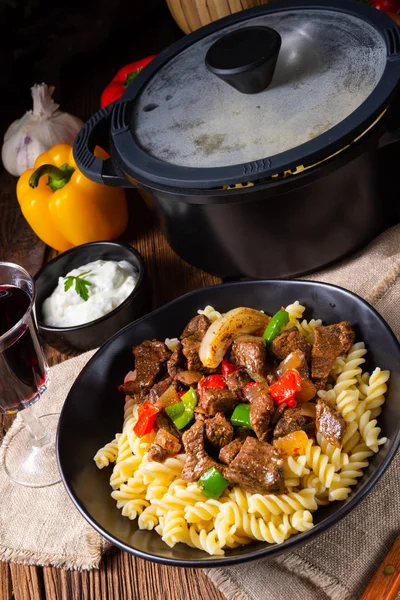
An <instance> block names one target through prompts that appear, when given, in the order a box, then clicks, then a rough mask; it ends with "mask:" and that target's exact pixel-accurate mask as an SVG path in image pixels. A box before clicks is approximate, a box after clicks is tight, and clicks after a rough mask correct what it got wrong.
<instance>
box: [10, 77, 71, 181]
mask: <svg viewBox="0 0 400 600" xmlns="http://www.w3.org/2000/svg"><path fill="white" fill-rule="evenodd" d="M31 91H32V98H33V110H28V111H27V112H26V113H25V114H24V116H23V117H22V118H21V119H18V120H17V121H14V123H12V124H11V125H10V127H9V128H8V129H7V131H6V133H5V136H4V143H3V147H2V149H1V159H2V161H3V165H4V167H5V168H6V169H7V171H8V172H9V173H11V175H18V176H19V175H21V174H22V173H23V172H24V171H26V169H31V168H32V167H33V166H34V163H35V160H36V159H37V157H38V156H39V154H42V153H43V152H45V151H46V150H49V148H51V147H52V146H55V145H56V144H60V143H66V144H72V143H73V141H74V139H75V137H76V134H77V133H78V131H79V130H80V129H81V127H82V126H83V123H82V121H81V120H80V119H78V118H77V117H74V116H73V115H70V114H68V113H65V112H61V111H60V110H58V108H59V105H58V104H56V103H55V102H54V101H53V99H52V97H51V95H52V93H53V92H54V87H49V86H47V85H46V84H45V83H42V84H35V85H34V86H33V87H32V88H31Z"/></svg>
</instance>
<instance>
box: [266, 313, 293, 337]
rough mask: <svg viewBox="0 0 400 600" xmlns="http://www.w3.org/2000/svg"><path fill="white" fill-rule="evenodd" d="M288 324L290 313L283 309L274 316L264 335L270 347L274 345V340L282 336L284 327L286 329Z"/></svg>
mask: <svg viewBox="0 0 400 600" xmlns="http://www.w3.org/2000/svg"><path fill="white" fill-rule="evenodd" d="M288 322H289V313H288V312H287V311H286V310H283V309H281V310H278V312H277V313H275V314H274V316H273V317H272V318H271V320H270V322H269V323H268V325H267V327H266V328H265V331H264V333H263V338H264V340H265V341H266V342H267V345H268V346H269V344H271V343H272V341H273V339H274V338H276V336H277V335H279V334H280V332H281V331H282V327H284V326H285V325H286V324H287V323H288Z"/></svg>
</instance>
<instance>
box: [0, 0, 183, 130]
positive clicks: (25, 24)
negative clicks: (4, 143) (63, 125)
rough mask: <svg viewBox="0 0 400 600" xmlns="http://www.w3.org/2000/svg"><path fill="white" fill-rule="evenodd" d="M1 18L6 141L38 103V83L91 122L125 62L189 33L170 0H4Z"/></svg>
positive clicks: (1, 122) (1, 120)
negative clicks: (33, 98)
mask: <svg viewBox="0 0 400 600" xmlns="http://www.w3.org/2000/svg"><path fill="white" fill-rule="evenodd" d="M0 23H1V31H2V35H1V36H0V52H1V77H0V87H1V98H2V100H1V115H0V135H1V139H2V137H3V135H4V132H5V130H6V128H7V127H8V125H9V124H10V123H11V122H12V121H13V120H15V119H17V118H20V117H22V115H23V114H24V112H25V111H26V110H29V109H30V108H31V107H32V101H31V93H30V87H31V86H32V85H33V84H34V83H42V82H44V83H47V84H48V85H54V86H55V88H56V89H55V92H54V94H53V97H54V99H55V101H56V102H58V103H59V104H60V108H61V110H64V111H67V112H70V113H72V114H75V115H76V116H78V117H80V118H81V119H82V120H83V121H85V120H86V119H88V118H89V117H90V116H91V115H92V114H93V113H94V112H95V111H96V110H98V108H99V100H100V94H101V92H102V90H103V88H104V87H105V86H106V85H107V84H108V83H109V81H110V80H111V79H112V77H113V76H114V75H115V73H116V71H117V70H118V69H119V68H120V67H121V66H123V65H124V64H126V63H129V62H131V61H134V60H137V59H140V58H144V57H145V56H147V55H149V54H157V53H158V52H160V51H161V50H163V49H164V48H166V47H167V46H169V45H170V44H171V43H172V42H173V41H175V40H176V39H179V37H181V36H182V35H183V33H182V32H181V31H180V29H179V28H178V26H177V25H176V24H175V21H174V20H173V18H172V17H171V15H170V13H169V10H168V8H167V5H166V2H165V0H63V1H61V0H0ZM88 82H89V85H88Z"/></svg>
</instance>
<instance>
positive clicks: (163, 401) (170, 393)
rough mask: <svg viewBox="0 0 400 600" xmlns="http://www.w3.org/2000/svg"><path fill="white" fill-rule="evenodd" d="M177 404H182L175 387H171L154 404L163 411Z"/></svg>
mask: <svg viewBox="0 0 400 600" xmlns="http://www.w3.org/2000/svg"><path fill="white" fill-rule="evenodd" d="M177 402H180V397H179V394H178V392H177V391H176V389H175V388H174V386H173V385H170V386H169V387H168V388H167V389H166V390H165V392H164V393H163V394H161V396H160V397H159V398H158V400H157V402H155V403H154V404H155V406H156V407H157V408H159V409H161V410H162V409H164V408H167V406H170V405H171V404H176V403H177Z"/></svg>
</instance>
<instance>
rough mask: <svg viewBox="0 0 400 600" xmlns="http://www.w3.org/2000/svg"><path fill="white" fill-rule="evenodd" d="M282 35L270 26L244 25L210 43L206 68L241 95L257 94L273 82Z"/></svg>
mask: <svg viewBox="0 0 400 600" xmlns="http://www.w3.org/2000/svg"><path fill="white" fill-rule="evenodd" d="M280 47H281V36H280V35H279V33H278V32H277V31H275V30H274V29H271V28H270V27H242V28H241V29H237V30H236V31H233V32H232V33H228V34H226V35H224V36H222V37H221V38H219V40H217V41H216V42H214V44H212V46H210V48H209V49H208V51H207V54H206V59H205V63H206V67H207V68H208V69H209V71H211V73H214V74H215V75H217V76H218V77H219V78H220V79H222V80H223V81H225V82H226V83H229V85H231V86H232V87H234V88H235V89H237V90H238V91H239V92H242V94H258V93H259V92H262V91H263V90H265V88H267V87H268V86H269V84H270V83H271V80H272V77H273V74H274V70H275V66H276V61H277V60H278V54H279V49H280Z"/></svg>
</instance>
